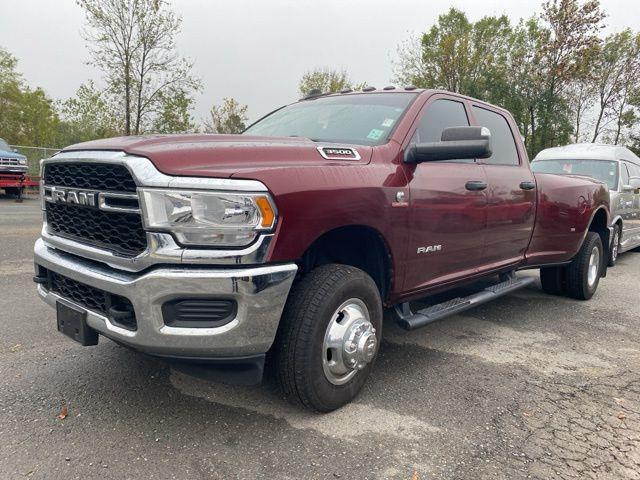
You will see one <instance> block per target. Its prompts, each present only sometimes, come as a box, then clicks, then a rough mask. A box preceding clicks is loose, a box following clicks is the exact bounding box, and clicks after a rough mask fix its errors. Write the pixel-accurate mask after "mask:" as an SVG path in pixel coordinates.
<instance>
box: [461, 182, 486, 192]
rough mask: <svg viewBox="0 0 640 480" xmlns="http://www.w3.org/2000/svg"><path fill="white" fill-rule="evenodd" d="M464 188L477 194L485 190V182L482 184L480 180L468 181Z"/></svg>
mask: <svg viewBox="0 0 640 480" xmlns="http://www.w3.org/2000/svg"><path fill="white" fill-rule="evenodd" d="M464 188H466V189H467V190H469V191H471V192H479V191H481V190H484V189H485V188H487V182H483V181H482V180H470V181H468V182H467V183H466V184H465V186H464Z"/></svg>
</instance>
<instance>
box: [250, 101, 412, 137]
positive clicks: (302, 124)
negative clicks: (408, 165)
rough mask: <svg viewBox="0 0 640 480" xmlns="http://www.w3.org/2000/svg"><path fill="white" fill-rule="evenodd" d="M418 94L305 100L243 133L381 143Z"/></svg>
mask: <svg viewBox="0 0 640 480" xmlns="http://www.w3.org/2000/svg"><path fill="white" fill-rule="evenodd" d="M416 96H417V94H415V93H372V94H363V95H340V96H331V97H318V98H315V99H312V100H304V101H301V102H298V103H294V104H292V105H289V106H287V107H284V108H281V109H280V110H276V111H275V112H273V113H272V114H270V115H268V116H266V117H265V118H263V119H262V120H258V122H256V123H254V124H253V125H252V126H250V127H249V128H248V129H247V130H245V131H244V132H243V133H245V134H251V135H264V136H267V137H306V138H310V139H311V140H313V141H314V142H333V143H349V144H359V145H381V144H383V143H386V142H387V140H388V138H389V135H390V134H391V132H392V131H393V128H394V127H395V126H396V123H397V122H398V121H399V119H400V117H401V116H402V114H403V113H404V111H405V110H406V109H407V107H408V106H409V104H410V103H411V102H412V101H413V100H414V99H415V98H416Z"/></svg>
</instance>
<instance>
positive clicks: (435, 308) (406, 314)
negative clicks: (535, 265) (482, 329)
mask: <svg viewBox="0 0 640 480" xmlns="http://www.w3.org/2000/svg"><path fill="white" fill-rule="evenodd" d="M535 281H536V279H535V278H534V277H521V278H517V277H515V276H509V277H508V278H507V280H504V281H502V282H500V283H496V284H494V285H491V286H490V287H487V288H485V289H484V290H482V291H480V292H478V293H474V294H473V295H469V296H468V297H458V298H454V299H453V300H448V301H446V302H443V303H438V304H437V305H432V306H430V307H427V308H424V309H422V310H418V311H417V312H415V313H414V312H412V311H411V308H410V307H409V302H405V303H401V304H399V305H396V306H395V307H394V308H395V310H396V313H397V314H398V317H399V319H398V325H400V326H401V327H402V328H404V329H405V330H415V329H416V328H420V327H424V326H425V325H429V324H430V323H433V322H435V321H437V320H441V319H443V318H445V317H448V316H450V315H455V314H456V313H460V312H463V311H465V310H468V309H470V308H473V307H476V306H478V305H482V304H483V303H487V302H490V301H491V300H495V299H496V298H499V297H501V296H503V295H506V294H508V293H511V292H513V291H514V290H518V289H519V288H522V287H526V286H527V285H530V284H532V283H535Z"/></svg>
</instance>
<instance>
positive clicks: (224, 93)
mask: <svg viewBox="0 0 640 480" xmlns="http://www.w3.org/2000/svg"><path fill="white" fill-rule="evenodd" d="M171 3H172V5H173V8H174V10H175V11H176V12H178V13H179V14H180V15H182V18H183V26H182V33H181V35H180V36H179V38H178V39H177V40H178V47H179V50H180V53H181V54H183V55H185V56H186V57H188V58H190V59H191V60H192V61H193V62H194V74H195V75H196V76H198V77H200V78H201V79H202V81H203V84H204V91H203V92H202V94H199V95H198V96H197V99H196V101H197V103H196V111H195V115H196V117H197V118H198V119H201V118H204V117H205V116H206V115H207V112H208V110H209V108H210V107H211V105H212V104H214V103H219V102H220V101H221V99H222V98H223V97H234V98H236V99H237V100H238V101H240V102H241V103H245V104H247V105H248V106H249V115H250V117H251V118H252V119H256V118H258V117H259V116H261V115H263V114H265V113H267V112H269V111H271V110H272V109H273V108H275V107H277V106H280V105H282V104H285V103H289V102H291V101H293V100H295V99H297V84H298V80H299V79H300V77H301V76H302V74H303V73H304V72H305V71H306V70H309V69H311V68H314V67H322V66H329V67H332V68H337V69H342V68H344V69H346V70H347V71H348V72H349V73H350V75H351V77H352V80H354V81H356V82H361V81H367V82H368V83H369V84H370V85H374V86H377V87H382V86H384V85H387V84H389V82H390V80H391V77H392V75H393V73H392V59H393V58H394V57H395V52H396V47H397V45H398V44H399V43H400V42H401V41H403V40H404V39H406V38H408V37H410V36H411V35H412V34H415V33H418V32H422V31H424V30H425V29H426V28H427V27H428V26H430V25H431V24H432V23H433V22H434V21H435V20H436V19H437V17H438V15H440V14H442V13H444V12H446V11H447V10H448V9H449V7H451V6H455V7H457V8H459V9H462V10H464V11H466V12H467V14H468V15H469V16H470V18H471V19H472V20H476V19H478V18H480V17H482V16H484V15H499V14H503V13H504V14H507V15H508V16H509V17H511V18H512V19H513V20H514V21H517V19H519V18H521V17H529V16H531V15H532V14H534V13H535V12H537V11H538V9H539V5H540V4H541V3H542V0H484V1H478V0H456V1H450V2H447V1H438V2H435V1H428V0H388V1H382V0H322V1H318V0H313V1H312V0H173V1H172V2H171ZM601 3H602V6H603V8H604V9H605V10H606V11H607V13H608V14H609V17H608V18H607V23H608V25H609V27H608V30H609V31H617V30H621V29H622V28H624V27H627V26H629V27H631V28H633V29H638V28H640V27H639V26H640V0H601ZM82 24H83V14H82V11H81V10H80V8H79V7H78V6H77V5H76V3H75V1H74V0H55V1H54V0H0V46H3V47H5V48H8V49H9V51H10V52H12V53H13V54H14V55H15V56H17V57H18V59H19V61H20V63H19V69H20V71H21V72H22V73H23V74H24V75H25V77H26V79H27V81H28V82H29V83H30V84H31V85H34V86H41V87H43V88H44V89H45V90H46V91H47V92H48V94H49V95H50V96H52V97H54V98H59V99H62V98H67V97H70V96H72V95H73V94H74V92H75V91H76V89H77V88H78V86H79V85H80V84H81V83H83V82H84V81H86V80H87V79H89V78H93V79H94V80H99V78H100V75H99V72H97V71H95V70H94V69H93V68H92V67H90V66H87V65H86V64H85V62H86V61H87V60H88V53H87V49H86V45H85V43H84V41H83V40H82V38H81V36H80V29H81V27H82Z"/></svg>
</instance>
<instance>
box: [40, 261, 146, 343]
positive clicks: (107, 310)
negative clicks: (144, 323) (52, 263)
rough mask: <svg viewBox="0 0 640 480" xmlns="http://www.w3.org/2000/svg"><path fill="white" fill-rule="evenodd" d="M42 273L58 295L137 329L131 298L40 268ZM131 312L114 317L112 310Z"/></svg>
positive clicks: (125, 326) (120, 323) (113, 321)
mask: <svg viewBox="0 0 640 480" xmlns="http://www.w3.org/2000/svg"><path fill="white" fill-rule="evenodd" d="M40 275H46V276H47V285H46V287H47V289H48V290H49V291H51V292H53V293H55V294H56V295H59V296H60V297H62V298H64V299H65V300H69V301H71V302H73V303H75V304H77V305H80V306H81V307H83V308H86V309H87V310H91V311H92V312H96V313H99V314H101V315H104V316H105V317H108V318H109V319H110V321H111V323H114V324H116V325H118V326H120V327H122V328H126V329H127V330H136V329H137V322H136V317H135V313H134V310H133V305H132V304H131V302H130V301H129V299H127V298H125V297H121V296H119V295H113V294H111V293H109V292H105V291H104V290H100V289H98V288H94V287H92V286H90V285H86V284H84V283H81V282H78V281H76V280H73V279H71V278H69V277H65V276H63V275H60V274H59V273H55V272H52V271H51V270H48V271H47V270H45V269H43V268H42V267H41V268H40ZM113 311H116V312H122V311H128V312H131V313H130V315H128V316H126V315H118V316H117V318H113V315H112V312H113Z"/></svg>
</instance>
